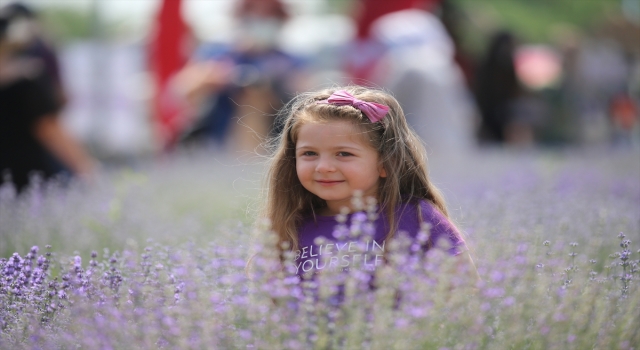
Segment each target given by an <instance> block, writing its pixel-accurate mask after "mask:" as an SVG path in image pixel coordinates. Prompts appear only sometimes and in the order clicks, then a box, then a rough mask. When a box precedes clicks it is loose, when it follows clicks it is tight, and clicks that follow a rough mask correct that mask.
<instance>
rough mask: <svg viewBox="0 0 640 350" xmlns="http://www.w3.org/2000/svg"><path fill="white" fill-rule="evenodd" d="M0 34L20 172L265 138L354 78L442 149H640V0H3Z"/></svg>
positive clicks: (49, 172) (1, 72) (5, 160)
mask: <svg viewBox="0 0 640 350" xmlns="http://www.w3.org/2000/svg"><path fill="white" fill-rule="evenodd" d="M0 33H1V35H0V38H1V39H0V40H1V41H0V43H1V44H0V117H2V118H1V119H0V120H1V122H2V125H1V126H0V129H3V131H0V133H1V134H2V137H1V138H0V139H3V140H4V141H1V142H0V145H1V147H2V148H1V149H0V153H2V155H1V157H0V166H2V167H3V168H4V169H7V168H8V169H12V170H11V171H12V173H11V175H10V176H9V175H7V171H4V180H5V181H6V180H7V179H8V178H10V179H11V180H13V181H14V182H17V183H19V184H20V183H22V185H24V183H25V182H26V181H27V180H25V179H21V177H24V178H26V177H25V176H23V175H21V173H31V171H33V170H36V171H39V172H41V173H42V174H44V175H45V176H53V175H54V174H67V175H68V176H73V175H78V176H80V177H84V178H88V179H91V178H92V177H93V176H94V174H95V173H96V172H98V169H100V168H102V167H105V166H107V167H109V166H119V165H122V164H125V165H127V166H132V165H133V166H135V164H137V163H138V162H140V161H145V160H150V159H151V160H155V159H158V157H160V158H162V157H165V156H166V155H169V154H172V153H174V152H175V151H177V150H181V149H192V148H198V149H205V150H214V151H215V152H217V153H218V154H219V153H226V154H230V155H232V157H242V156H243V155H249V156H250V155H252V154H256V153H257V154H264V153H265V151H264V149H263V146H262V142H263V141H264V140H265V138H267V137H268V136H272V135H274V134H276V133H277V132H278V131H279V124H278V120H277V117H276V111H277V110H278V109H279V108H280V107H282V106H283V105H284V104H286V103H287V101H289V100H290V99H291V98H292V97H293V96H294V95H295V94H296V93H298V92H302V91H307V90H310V89H317V88H320V87H326V86H330V85H334V84H349V83H356V84H363V85H370V86H375V87H380V88H383V89H385V90H388V91H390V92H391V93H392V94H393V95H394V96H396V97H397V98H398V99H399V100H400V102H401V103H402V105H403V107H404V109H405V113H406V114H407V118H408V120H409V122H410V123H411V125H412V126H413V127H414V128H415V129H416V130H417V131H418V133H419V134H420V136H421V137H423V139H424V141H425V143H426V145H427V148H428V151H429V153H430V154H436V155H437V154H441V153H452V154H459V153H464V152H472V151H473V150H476V149H478V148H499V149H502V148H516V149H520V148H525V149H532V148H542V149H548V148H552V149H556V148H561V149H563V148H591V147H598V148H615V149H635V150H638V149H640V123H639V105H640V0H535V1H533V0H483V1H476V0H397V1H386V0H211V1H206V0H134V1H131V0H126V1H125V0H109V1H105V0H102V1H99V0H73V1H63V0H30V1H28V0H25V1H21V2H15V1H6V0H2V1H0ZM36 159H38V161H35V160H36ZM28 160H33V161H28Z"/></svg>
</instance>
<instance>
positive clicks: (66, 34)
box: [39, 7, 93, 42]
mask: <svg viewBox="0 0 640 350" xmlns="http://www.w3.org/2000/svg"><path fill="white" fill-rule="evenodd" d="M39 15H40V17H41V19H42V25H43V27H44V28H45V32H46V33H47V35H48V36H50V37H52V38H53V39H54V40H56V41H62V42H65V41H73V40H78V39H88V38H90V37H91V36H92V33H93V32H92V31H93V24H92V20H91V14H90V13H89V12H87V11H85V10H82V9H76V8H72V7H47V8H44V9H40V10H39Z"/></svg>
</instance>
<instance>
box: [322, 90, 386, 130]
mask: <svg viewBox="0 0 640 350" xmlns="http://www.w3.org/2000/svg"><path fill="white" fill-rule="evenodd" d="M321 102H323V101H321ZM324 103H330V104H332V105H336V106H353V107H355V108H357V109H359V110H361V111H362V113H364V115H366V116H367V118H369V120H371V122H372V123H375V122H378V121H380V120H381V119H382V118H384V116H385V115H387V112H388V111H389V107H387V106H385V105H383V104H380V103H375V102H367V101H362V100H359V99H357V98H355V97H354V96H353V95H351V94H350V93H348V92H346V91H344V90H338V91H336V92H334V93H333V94H331V96H329V98H328V99H327V100H326V102H324Z"/></svg>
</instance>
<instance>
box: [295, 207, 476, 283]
mask: <svg viewBox="0 0 640 350" xmlns="http://www.w3.org/2000/svg"><path fill="white" fill-rule="evenodd" d="M419 206H420V210H421V213H420V214H421V216H422V221H420V216H419V215H418V204H417V203H404V204H402V205H400V206H398V208H397V209H396V217H397V227H398V230H397V232H396V234H395V235H394V237H396V236H398V235H399V234H400V233H401V232H404V234H406V235H408V237H411V238H413V239H416V238H418V233H419V232H420V227H421V223H422V222H425V223H427V224H429V225H430V230H429V236H428V237H424V239H426V242H425V244H424V245H423V247H424V248H423V249H430V248H431V247H438V246H443V247H448V251H449V253H450V254H452V255H457V254H460V253H461V252H462V250H463V247H464V244H465V243H464V241H463V240H462V238H461V236H460V234H459V232H458V231H457V229H456V228H455V226H453V224H451V222H450V221H449V220H448V219H447V218H446V217H445V216H444V215H442V213H440V211H439V210H437V209H436V208H435V207H434V206H433V205H432V204H431V203H429V202H428V201H425V200H421V201H420V202H419ZM356 226H357V227H356ZM353 228H356V230H357V229H359V231H360V232H363V233H364V238H361V239H358V238H354V237H352V236H351V234H350V233H349V231H353ZM350 229H351V230H350ZM388 232H389V223H388V220H387V217H386V215H385V213H378V216H377V218H376V219H375V221H373V222H370V221H368V220H367V218H366V214H365V213H354V214H349V215H348V216H347V220H346V222H345V224H344V225H343V226H339V225H338V222H337V221H336V217H335V216H318V215H316V217H315V220H314V218H313V217H308V218H306V219H305V220H304V222H303V223H302V225H301V227H300V230H299V236H298V237H299V247H300V248H299V250H298V251H296V271H297V274H298V275H299V276H301V277H302V276H304V277H306V278H308V277H309V275H312V274H314V273H316V272H320V271H321V270H324V269H332V270H333V269H338V270H348V269H350V268H353V267H356V266H357V267H358V268H364V269H375V268H376V267H377V266H380V265H382V263H383V261H384V252H385V248H386V247H385V245H386V244H387V242H386V241H385V238H386V237H387V234H388ZM424 239H423V241H424ZM443 239H445V240H446V241H444V240H443Z"/></svg>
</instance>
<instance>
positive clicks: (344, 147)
mask: <svg viewBox="0 0 640 350" xmlns="http://www.w3.org/2000/svg"><path fill="white" fill-rule="evenodd" d="M315 148H318V147H314V146H311V145H304V144H303V145H301V146H298V147H296V150H299V149H315ZM339 149H352V150H361V149H362V147H354V146H348V145H337V146H334V147H331V150H339Z"/></svg>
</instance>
